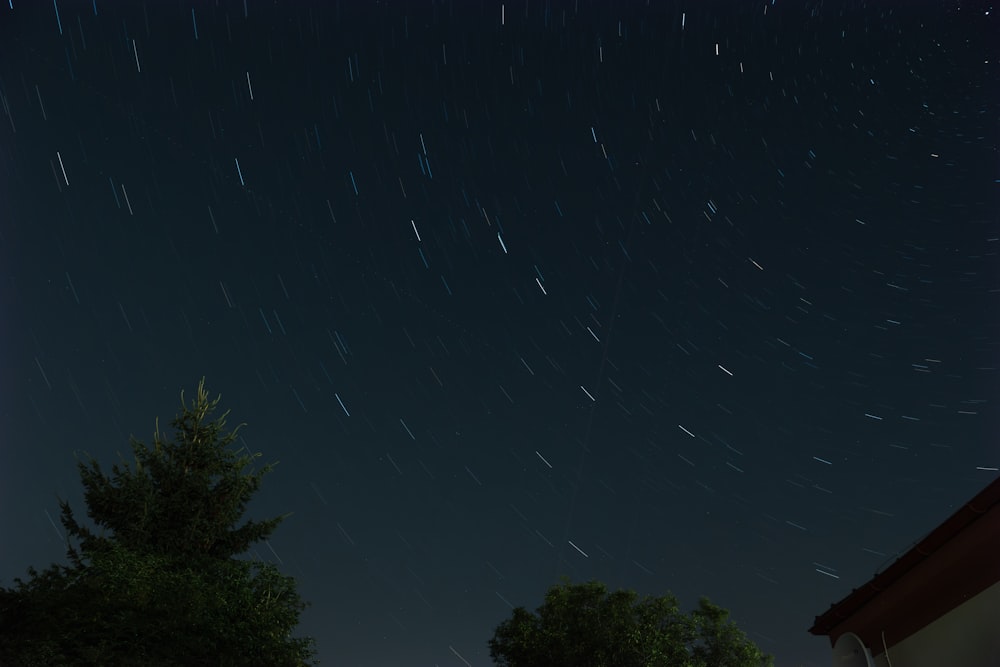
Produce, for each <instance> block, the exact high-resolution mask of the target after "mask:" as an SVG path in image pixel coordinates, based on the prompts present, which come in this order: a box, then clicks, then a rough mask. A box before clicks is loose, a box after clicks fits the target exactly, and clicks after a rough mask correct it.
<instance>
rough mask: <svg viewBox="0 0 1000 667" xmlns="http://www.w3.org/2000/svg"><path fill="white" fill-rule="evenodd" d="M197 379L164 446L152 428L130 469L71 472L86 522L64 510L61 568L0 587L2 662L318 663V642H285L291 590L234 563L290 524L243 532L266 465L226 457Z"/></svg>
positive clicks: (89, 464) (292, 612)
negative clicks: (79, 485)
mask: <svg viewBox="0 0 1000 667" xmlns="http://www.w3.org/2000/svg"><path fill="white" fill-rule="evenodd" d="M219 401H220V398H215V399H209V395H208V392H207V390H206V389H205V386H204V380H202V382H201V383H199V385H198V389H197V393H196V395H195V397H194V398H193V400H191V402H190V403H186V402H185V400H184V394H183V392H182V393H181V411H180V412H179V413H178V414H177V415H176V416H175V418H174V419H173V421H172V422H171V425H172V426H173V437H172V438H171V439H169V440H167V439H165V438H164V436H163V435H162V434H161V433H160V430H159V427H158V426H157V428H156V431H155V434H154V436H153V445H152V447H149V446H147V445H144V444H142V443H141V442H139V441H138V440H136V439H134V438H133V439H131V441H130V444H131V449H132V453H133V456H134V461H133V463H132V465H131V466H130V465H129V464H127V463H124V462H123V463H122V464H120V465H118V464H116V465H114V466H113V467H112V469H111V473H110V474H107V473H105V472H102V470H101V468H100V465H99V464H98V463H97V461H96V460H94V459H93V458H92V457H89V456H88V457H87V461H80V462H78V464H77V465H78V468H79V471H80V478H81V482H82V484H83V487H84V500H85V502H86V505H87V515H88V516H89V517H90V519H91V521H92V522H93V523H94V525H95V526H96V527H97V528H98V529H99V530H100V532H95V531H94V530H92V529H91V528H88V527H86V526H83V525H81V524H80V523H79V522H78V521H77V520H76V518H75V515H74V513H73V510H72V508H71V507H70V506H69V503H68V502H66V501H64V500H61V501H60V507H61V511H62V514H61V522H62V524H63V526H64V527H65V528H66V531H67V534H68V536H69V538H70V539H69V540H67V558H68V560H69V565H68V566H66V565H59V564H55V565H52V566H50V567H48V568H46V569H45V570H43V571H42V572H39V571H37V570H35V569H34V568H29V569H28V575H29V577H28V579H27V580H26V581H25V580H22V579H16V580H15V583H16V586H15V587H13V588H9V589H8V588H0V662H4V663H6V664H9V665H12V666H14V667H31V666H33V665H145V666H148V667H158V666H167V665H178V666H180V665H192V666H193V665H232V666H234V667H235V666H237V665H239V666H241V667H253V666H256V665H260V666H264V665H268V666H271V665H287V666H299V665H306V664H315V663H314V661H313V656H314V655H315V648H314V640H312V639H311V638H295V637H293V636H292V632H293V630H294V629H295V627H296V626H297V625H298V619H299V614H300V613H301V611H302V610H303V609H304V608H305V606H306V605H305V603H304V602H303V601H302V600H301V598H300V597H299V595H298V593H297V591H296V587H295V580H294V579H293V578H291V577H288V576H285V575H282V574H281V573H280V572H279V571H278V569H277V568H276V567H275V566H274V565H272V564H270V563H265V562H261V561H250V560H246V559H240V558H236V556H240V555H243V554H245V553H246V552H247V551H248V550H249V549H250V548H251V546H253V545H254V544H255V543H259V542H261V541H264V540H266V539H267V538H268V537H269V536H270V535H271V534H272V533H273V532H274V530H275V528H277V526H278V524H280V523H281V521H282V520H284V519H285V518H286V516H287V515H285V516H280V517H275V518H272V519H267V520H263V521H252V520H249V521H245V522H243V523H242V524H241V523H240V521H241V518H242V516H243V514H244V512H245V510H246V506H247V503H248V502H249V501H250V499H251V497H252V496H253V495H254V493H256V492H257V490H258V489H259V488H260V484H261V480H262V478H263V476H264V475H265V474H267V473H268V472H270V471H271V470H272V469H273V467H274V464H269V465H266V466H263V467H261V468H260V469H259V470H253V469H252V468H251V466H252V463H253V461H254V460H255V459H257V458H259V457H260V454H259V453H258V454H250V453H249V452H246V451H245V450H244V451H243V452H242V453H241V452H240V451H239V450H238V449H234V448H233V443H234V441H235V440H236V437H237V431H238V430H239V427H237V428H236V429H233V430H226V417H227V416H228V414H229V413H228V412H226V413H223V414H222V415H221V416H218V417H217V418H215V419H212V416H213V413H215V412H216V410H217V409H218V405H219Z"/></svg>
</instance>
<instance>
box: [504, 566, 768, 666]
mask: <svg viewBox="0 0 1000 667" xmlns="http://www.w3.org/2000/svg"><path fill="white" fill-rule="evenodd" d="M728 615H729V612H727V611H726V610H725V609H722V608H721V607H718V606H716V605H714V604H712V603H711V602H709V600H708V599H707V598H702V599H701V600H700V601H699V605H698V608H697V609H695V610H693V611H692V612H691V614H690V615H685V614H683V613H682V612H681V611H680V607H679V606H678V603H677V599H676V598H674V597H673V596H671V595H665V596H661V597H645V598H643V599H641V600H640V599H639V597H638V595H637V594H636V593H635V591H624V590H619V591H615V592H614V593H608V590H607V588H606V587H605V586H604V584H602V583H600V582H597V581H589V582H587V583H585V584H575V585H574V584H570V582H569V581H568V580H565V579H564V580H563V582H562V583H561V584H559V585H555V586H552V587H551V588H549V590H548V592H547V593H546V594H545V601H544V602H543V604H542V606H540V607H539V608H538V609H537V610H536V612H535V613H531V612H528V611H527V610H525V608H524V607H517V608H516V609H514V611H513V612H512V614H511V618H509V619H507V620H506V621H504V622H503V623H501V624H500V625H499V626H498V627H497V628H496V630H495V632H494V635H493V638H492V639H490V641H489V647H490V657H492V658H493V662H494V663H495V664H497V665H499V666H500V667H770V665H772V664H773V663H772V658H771V657H770V656H768V655H765V654H764V653H762V652H761V651H760V649H758V648H757V647H756V646H755V645H754V644H753V643H751V642H750V641H749V640H748V639H747V637H746V635H744V634H743V632H741V631H740V630H739V629H738V628H737V627H736V626H735V625H733V623H732V622H731V621H727V620H726V619H727V617H728Z"/></svg>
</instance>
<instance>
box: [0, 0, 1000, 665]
mask: <svg viewBox="0 0 1000 667" xmlns="http://www.w3.org/2000/svg"><path fill="white" fill-rule="evenodd" d="M996 34H1000V26H997V21H996V19H995V17H994V15H993V14H991V13H989V12H987V11H986V10H985V9H984V8H982V7H979V8H975V7H969V6H966V7H965V8H961V7H960V3H955V2H927V3H905V5H904V4H901V3H894V4H890V3H878V2H876V3H858V2H845V3H832V4H826V3H812V2H810V3H799V2H795V3H791V2H786V1H785V0H780V1H779V2H777V3H776V4H775V3H771V2H768V3H766V4H765V3H762V2H710V3H702V2H683V3H677V2H672V1H669V0H664V1H659V0H658V1H657V2H652V3H649V4H648V5H647V4H640V3H639V2H618V1H615V2H610V1H607V2H594V1H582V0H581V2H577V3H571V2H565V3H564V2H555V1H539V2H534V1H532V2H528V3H525V2H523V0H522V1H521V2H518V3H512V4H506V5H505V4H501V3H500V2H495V1H492V0H480V1H477V2H465V1H464V0H462V1H460V0H454V1H453V2H450V3H441V2H426V1H420V2H417V1H413V2H410V1H406V2H403V1H401V0H395V1H393V2H370V1H368V2H360V1H359V2H347V1H345V2H340V3H339V4H338V3H334V2H332V1H331V2H325V1H324V2H320V1H319V0H312V1H311V2H288V3H275V2H264V1H262V0H235V1H229V0H226V1H222V0H220V1H218V2H208V1H205V2H200V1H198V2H152V1H150V2H146V3H142V2H138V1H135V2H132V1H130V2H124V1H120V2H107V1H104V0H97V2H96V5H94V4H93V3H91V2H90V1H87V2H68V1H66V0H56V2H55V4H53V3H51V2H44V1H39V2H28V1H26V0H13V8H12V9H11V8H10V7H9V6H8V3H4V6H3V8H2V9H0V99H2V109H0V111H2V113H0V278H2V282H0V419H2V421H0V582H2V583H5V584H8V585H9V584H10V583H11V581H12V579H13V578H14V577H15V576H22V575H23V574H24V572H25V569H26V568H27V567H28V566H29V565H36V566H39V567H41V566H45V565H47V564H49V563H51V562H53V561H63V557H64V545H63V542H62V533H63V531H62V529H61V526H59V525H58V521H57V517H58V505H57V496H59V497H63V498H67V499H69V500H70V502H71V503H72V504H73V506H74V507H75V508H76V509H77V511H78V512H81V513H82V511H83V509H84V507H83V504H82V494H81V487H80V484H79V477H78V473H77V470H76V465H75V461H76V459H75V458H74V456H75V455H82V453H83V452H87V453H90V454H91V455H93V456H95V457H97V458H98V460H100V461H101V462H102V464H103V465H104V466H106V467H109V466H110V465H111V464H112V463H114V462H115V461H116V460H117V453H118V452H120V453H122V454H123V455H126V456H127V455H129V450H128V438H129V436H130V435H133V434H134V435H135V436H136V437H137V438H139V439H140V440H142V441H144V442H147V443H148V442H150V441H151V436H152V433H153V430H154V419H155V418H156V417H159V418H160V420H161V423H162V422H165V421H167V420H169V419H170V418H171V417H172V416H173V415H174V414H175V413H176V412H177V410H178V408H179V406H180V391H181V390H182V389H184V390H186V391H187V394H188V396H189V397H190V395H191V393H192V392H193V391H194V389H195V387H196V385H197V383H198V381H199V379H200V378H201V377H202V376H205V377H206V383H207V386H208V388H209V390H210V391H211V392H212V393H213V394H216V393H221V394H222V396H223V405H224V407H226V408H228V409H231V410H232V415H231V422H232V423H238V422H243V421H245V422H247V424H248V425H247V427H246V428H245V429H244V430H243V432H242V433H243V438H242V439H241V441H240V442H241V444H245V445H246V447H248V448H249V449H250V450H252V451H260V452H262V453H263V455H264V457H263V460H264V461H275V460H276V461H280V464H279V465H278V467H277V469H276V470H275V472H274V473H272V474H271V475H270V476H269V477H267V478H266V479H265V482H264V487H263V489H262V491H261V492H260V494H259V496H258V499H257V500H255V501H254V503H253V505H252V506H251V508H250V514H251V515H253V516H259V517H264V516H273V515H276V514H281V513H284V512H292V513H293V514H292V516H291V517H290V518H289V519H288V520H287V521H285V523H283V524H282V525H281V527H279V529H278V530H277V532H276V533H275V535H274V536H273V539H271V540H270V543H269V546H270V548H268V545H263V544H262V545H259V546H258V548H257V549H256V551H255V554H256V555H257V556H258V557H260V558H263V559H266V560H270V561H274V562H276V563H278V564H279V565H280V567H281V569H282V570H283V571H284V572H285V573H287V574H290V575H293V576H295V577H296V578H297V580H298V582H299V589H300V592H301V594H302V595H303V597H304V598H305V599H307V600H309V601H310V602H311V603H312V606H311V607H310V608H309V609H308V610H307V611H306V612H305V613H304V614H303V618H302V624H301V626H300V630H301V633H302V634H308V635H312V636H315V637H316V638H317V640H318V646H319V650H320V656H319V657H320V658H321V660H322V661H323V663H324V664H329V665H348V666H383V665H387V666H391V665H441V666H452V665H454V666H456V667H462V665H467V664H471V665H475V666H477V667H479V666H485V665H489V664H490V659H489V652H488V648H487V641H488V639H489V638H490V637H491V636H492V633H493V629H494V628H495V627H496V625H497V624H499V623H500V622H501V621H502V620H504V619H505V618H506V617H507V616H508V615H509V613H510V610H511V607H512V606H525V607H527V608H529V609H534V608H535V607H536V606H538V605H539V604H540V603H541V600H542V596H543V594H544V592H545V590H546V589H547V588H548V586H549V585H551V584H553V583H555V582H557V581H558V579H559V577H560V576H561V575H567V576H569V577H571V578H572V579H573V580H574V581H585V580H587V579H590V578H597V579H600V580H602V581H604V582H606V583H607V584H608V586H609V587H610V588H613V589H614V588H631V589H634V590H636V591H638V592H639V593H641V594H651V595H659V594H663V593H666V592H668V591H670V592H673V593H674V594H675V595H676V596H677V597H678V598H679V599H680V601H681V603H682V606H683V607H684V608H685V609H690V608H692V607H693V606H694V605H695V604H696V602H697V599H698V597H699V596H701V595H707V596H708V597H710V598H711V599H712V600H713V601H714V602H716V603H718V604H720V605H722V606H723V607H726V608H728V609H730V610H731V611H732V614H733V618H734V620H735V621H736V622H737V623H738V624H739V625H740V627H741V628H743V629H744V630H745V631H746V632H747V633H748V635H749V636H750V638H751V639H752V640H753V641H755V642H756V643H758V644H759V645H760V646H761V648H763V649H764V650H765V651H767V652H769V653H771V654H773V655H774V656H775V657H776V659H777V664H778V665H800V664H802V665H825V664H828V661H829V644H828V642H827V640H826V639H825V638H816V637H813V636H811V635H809V634H808V632H807V629H808V628H809V627H810V625H811V624H812V622H813V619H814V617H815V616H816V615H818V614H820V613H822V612H824V611H826V609H827V608H828V607H829V605H830V604H832V603H833V602H835V601H837V600H839V599H841V598H842V597H844V596H845V595H846V594H847V593H849V592H850V591H851V589H852V587H856V586H860V585H861V584H862V583H864V582H865V581H867V580H868V579H869V578H870V577H871V576H872V575H873V574H874V573H875V572H876V571H877V570H878V569H879V568H881V567H884V566H886V565H887V564H889V563H890V562H892V560H893V558H894V557H896V556H897V555H898V554H900V553H901V552H903V551H905V550H906V549H908V548H909V547H910V546H911V545H912V544H913V543H914V542H915V541H917V540H918V539H920V538H921V537H922V536H923V535H924V534H926V533H927V532H928V531H930V530H931V529H933V528H934V527H935V526H937V525H938V523H940V522H941V521H942V520H943V519H945V518H946V517H947V516H948V515H949V514H950V513H952V512H953V511H955V510H956V509H957V508H958V506H959V505H961V504H962V503H963V502H964V501H966V500H968V499H969V498H971V497H972V496H973V495H974V494H975V493H976V492H977V491H979V490H980V489H981V488H982V487H984V486H985V485H986V484H988V483H989V482H990V481H992V480H993V479H994V478H995V477H996V475H997V472H996V468H997V466H998V465H1000V453H998V450H997V445H996V434H997V432H998V427H1000V413H998V411H997V406H996V402H994V401H992V400H991V399H993V398H994V397H995V396H996V393H997V390H998V381H997V365H998V341H1000V326H998V316H997V312H998V311H997V309H996V306H997V295H998V292H1000V268H998V262H997V250H998V249H1000V229H998V227H1000V225H998V216H997V211H998V208H997V201H998V198H997V187H998V186H997V180H996V179H997V178H998V168H997V165H998V163H997V113H998V109H1000V104H998V97H1000V95H998V90H1000V88H998V81H1000V77H998V68H997V58H998V50H1000V47H998V46H997V44H996V43H995V42H994V43H992V44H991V42H990V40H991V38H992V37H993V36H995V35H996Z"/></svg>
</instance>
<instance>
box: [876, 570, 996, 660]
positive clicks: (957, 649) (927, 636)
mask: <svg viewBox="0 0 1000 667" xmlns="http://www.w3.org/2000/svg"><path fill="white" fill-rule="evenodd" d="M998 558H1000V556H998ZM870 648H871V652H872V654H873V655H874V656H875V664H876V665H877V666H878V667H942V666H943V665H954V666H955V667H959V666H961V667H997V666H998V665H1000V582H998V583H996V584H993V585H992V586H990V587H989V588H987V589H986V590H984V591H982V592H981V593H979V594H978V595H976V596H975V597H972V598H970V599H969V600H966V601H965V602H964V603H962V604H961V605H959V606H958V607H956V608H955V609H952V610H951V611H950V612H948V613H947V614H945V615H944V616H942V617H940V618H938V619H937V620H935V621H933V622H931V623H930V624H929V625H927V626H925V627H924V628H922V629H921V630H920V631H918V632H917V633H915V634H913V635H910V636H909V637H907V638H906V639H904V640H903V641H901V642H899V643H898V644H896V645H894V646H890V647H889V651H888V654H889V657H888V660H887V659H886V652H885V649H884V648H883V647H882V646H881V645H876V646H871V647H870Z"/></svg>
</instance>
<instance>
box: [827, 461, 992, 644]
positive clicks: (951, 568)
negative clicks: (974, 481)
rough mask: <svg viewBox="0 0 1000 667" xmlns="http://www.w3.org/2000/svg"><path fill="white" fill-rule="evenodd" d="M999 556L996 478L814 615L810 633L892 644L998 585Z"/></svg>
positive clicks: (833, 638)
mask: <svg viewBox="0 0 1000 667" xmlns="http://www.w3.org/2000/svg"><path fill="white" fill-rule="evenodd" d="M998 553H1000V477H998V478H997V479H995V480H993V482H992V483H990V484H989V485H988V486H987V487H986V488H985V489H983V490H982V491H980V492H979V493H978V494H976V496H975V497H974V498H973V499H972V500H970V501H969V502H967V503H965V504H964V505H963V506H962V507H961V508H959V510H958V511H956V512H955V513H954V514H952V515H951V516H950V517H948V518H947V519H946V520H945V521H944V522H943V523H942V524H941V525H939V526H938V527H937V528H935V529H934V530H932V531H931V532H930V533H929V534H928V535H927V536H926V537H924V538H923V539H922V540H920V541H919V542H918V543H917V544H916V545H915V546H914V547H912V548H911V549H910V550H909V551H907V552H906V553H904V554H903V555H902V556H900V557H899V558H898V559H896V561H895V562H894V563H893V564H892V565H890V566H889V567H887V568H886V569H885V570H883V571H882V572H880V573H878V574H876V575H875V577H873V578H872V579H871V580H870V581H869V582H867V583H866V584H864V585H863V586H861V587H860V588H855V589H854V590H852V591H851V593H850V595H848V596H847V597H845V598H844V599H842V600H841V601H840V602H837V603H834V604H833V605H831V606H830V609H828V610H827V611H826V612H825V613H823V614H822V615H820V616H817V617H816V621H815V623H813V626H812V627H811V628H809V632H810V633H812V634H814V635H828V636H829V637H830V643H831V644H833V643H835V642H836V640H837V638H838V637H839V636H840V635H841V634H843V633H844V632H847V631H851V632H855V633H856V634H858V635H859V636H860V637H861V638H862V639H863V640H865V643H866V644H867V645H869V646H872V645H874V644H873V643H872V641H874V640H875V639H876V637H877V636H878V634H877V633H878V632H884V633H885V635H886V636H889V637H891V643H895V642H898V641H901V640H902V639H904V638H906V637H908V636H909V635H911V634H913V633H914V632H916V631H917V630H919V629H920V628H922V627H924V626H925V625H927V624H928V623H930V622H931V621H933V620H935V619H936V618H939V617H941V616H942V615H944V614H946V613H947V612H949V611H951V610H952V609H954V608H955V607H957V606H958V605H960V604H961V603H962V602H964V601H965V600H967V599H969V598H970V597H972V596H974V595H976V594H977V593H979V592H981V591H983V590H984V589H986V588H988V587H989V586H992V585H993V584H995V583H997V582H998V581H1000V558H997V556H996V554H998ZM876 627H877V628H878V630H877V632H873V631H874V629H875V628H876ZM866 635H868V636H866ZM878 644H881V642H878Z"/></svg>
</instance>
